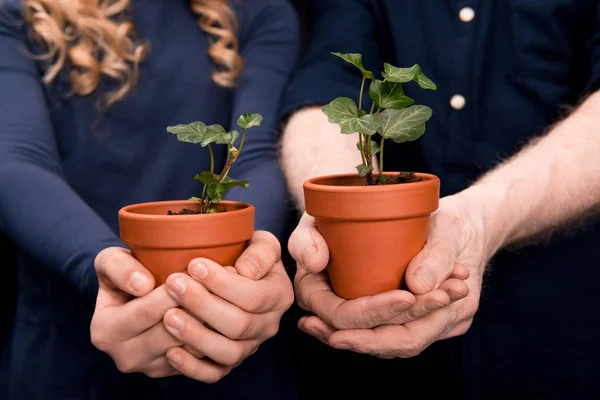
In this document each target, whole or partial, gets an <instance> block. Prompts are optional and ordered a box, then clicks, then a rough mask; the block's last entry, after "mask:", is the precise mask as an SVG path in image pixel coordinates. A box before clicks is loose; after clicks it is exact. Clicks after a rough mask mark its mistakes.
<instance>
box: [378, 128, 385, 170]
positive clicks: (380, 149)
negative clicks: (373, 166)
mask: <svg viewBox="0 0 600 400" xmlns="http://www.w3.org/2000/svg"><path fill="white" fill-rule="evenodd" d="M384 144H385V138H384V137H383V136H382V137H381V144H380V145H379V176H383V145H384Z"/></svg>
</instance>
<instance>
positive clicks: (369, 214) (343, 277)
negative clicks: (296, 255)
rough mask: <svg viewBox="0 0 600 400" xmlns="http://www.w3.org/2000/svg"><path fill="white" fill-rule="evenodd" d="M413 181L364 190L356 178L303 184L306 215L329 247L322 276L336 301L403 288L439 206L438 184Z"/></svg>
mask: <svg viewBox="0 0 600 400" xmlns="http://www.w3.org/2000/svg"><path fill="white" fill-rule="evenodd" d="M385 175H398V173H385ZM415 176H417V177H419V178H421V179H422V180H421V181H420V182H415V183H402V184H395V185H380V186H379V185H378V186H365V178H361V177H359V176H358V175H332V176H322V177H317V178H313V179H309V180H308V181H306V182H305V183H304V196H305V201H306V212H307V213H308V214H309V215H311V216H313V217H314V218H315V220H316V226H317V229H318V231H319V232H320V233H321V234H322V235H323V237H324V238H325V241H326V242H327V245H328V247H329V256H330V259H329V265H328V266H327V270H328V273H329V277H330V280H331V284H332V286H333V290H334V292H335V293H336V294H337V295H338V296H340V297H342V298H345V299H354V298H357V297H361V296H370V295H375V294H378V293H382V292H386V291H389V290H395V289H399V288H401V287H402V285H403V283H404V272H405V270H406V267H407V266H408V264H409V262H410V261H411V260H412V259H413V258H414V257H415V256H416V255H417V254H418V253H419V251H420V250H421V249H422V248H423V246H424V245H425V240H426V238H427V227H428V224H429V216H430V214H431V213H432V212H433V211H435V210H436V209H437V208H438V203H439V191H440V180H439V179H438V178H437V177H436V176H434V175H429V174H421V173H418V174H415Z"/></svg>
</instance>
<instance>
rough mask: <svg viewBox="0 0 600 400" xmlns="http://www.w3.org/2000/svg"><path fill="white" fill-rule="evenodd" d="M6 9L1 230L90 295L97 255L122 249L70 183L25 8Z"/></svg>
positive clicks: (0, 71) (1, 19) (2, 25)
mask: <svg viewBox="0 0 600 400" xmlns="http://www.w3.org/2000/svg"><path fill="white" fill-rule="evenodd" d="M15 3H19V4H20V2H13V1H9V2H8V3H4V5H0V230H1V231H2V232H3V233H5V234H6V235H8V236H9V237H10V238H11V239H12V240H13V241H14V242H15V243H16V244H17V245H18V246H19V248H20V250H21V251H22V252H24V253H27V254H28V255H29V256H31V257H33V258H35V259H36V260H37V261H39V262H40V264H42V265H44V266H45V267H46V268H48V269H50V270H53V271H54V272H55V273H57V274H61V275H62V276H64V278H65V279H67V280H68V281H70V282H71V283H72V284H73V285H75V286H76V287H77V289H78V290H79V291H80V292H81V293H82V294H85V295H88V296H90V297H91V298H93V297H94V296H95V295H96V293H97V286H98V283H97V278H96V274H95V271H94V267H93V261H94V258H95V256H96V255H97V254H98V252H100V251H101V250H102V249H104V248H106V247H109V246H123V245H122V243H121V242H120V241H119V239H118V237H117V236H116V235H115V233H114V232H112V230H111V229H110V228H109V227H108V226H107V225H106V224H105V223H104V222H103V220H102V219H101V218H100V217H99V216H98V215H97V214H96V213H95V212H94V211H93V210H92V209H91V208H90V207H88V205H86V203H85V202H83V201H82V200H81V198H80V197H79V196H78V195H77V193H75V192H74V191H73V189H72V188H71V187H70V186H69V184H68V183H67V182H66V181H65V177H64V173H63V171H62V169H61V163H60V160H59V156H58V151H57V145H56V141H55V138H54V134H59V132H53V130H52V123H51V120H50V115H49V111H48V107H47V104H46V100H45V97H44V92H43V88H42V82H41V79H40V75H39V71H38V69H37V67H36V64H35V63H34V62H33V61H32V59H31V57H30V56H29V55H28V53H27V50H26V46H25V43H26V42H25V33H24V32H23V29H24V28H23V23H22V20H23V17H22V15H21V11H20V9H19V7H17V6H15Z"/></svg>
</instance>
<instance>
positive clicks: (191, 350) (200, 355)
mask: <svg viewBox="0 0 600 400" xmlns="http://www.w3.org/2000/svg"><path fill="white" fill-rule="evenodd" d="M181 347H182V348H183V349H184V350H185V351H187V352H188V353H190V354H191V355H193V356H194V357H196V358H198V359H200V358H204V357H206V355H205V354H204V353H202V352H201V351H200V350H197V349H195V348H193V347H192V346H188V345H187V344H184V345H183V346H181Z"/></svg>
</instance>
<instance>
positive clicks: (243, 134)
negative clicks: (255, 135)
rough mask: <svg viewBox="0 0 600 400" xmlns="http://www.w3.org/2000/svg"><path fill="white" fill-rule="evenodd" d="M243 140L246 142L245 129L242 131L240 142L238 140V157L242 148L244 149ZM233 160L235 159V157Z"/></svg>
mask: <svg viewBox="0 0 600 400" xmlns="http://www.w3.org/2000/svg"><path fill="white" fill-rule="evenodd" d="M244 140H246V129H244V131H243V133H242V140H240V148H239V149H238V155H239V154H240V152H241V151H242V147H244ZM235 158H237V156H236V157H235Z"/></svg>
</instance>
